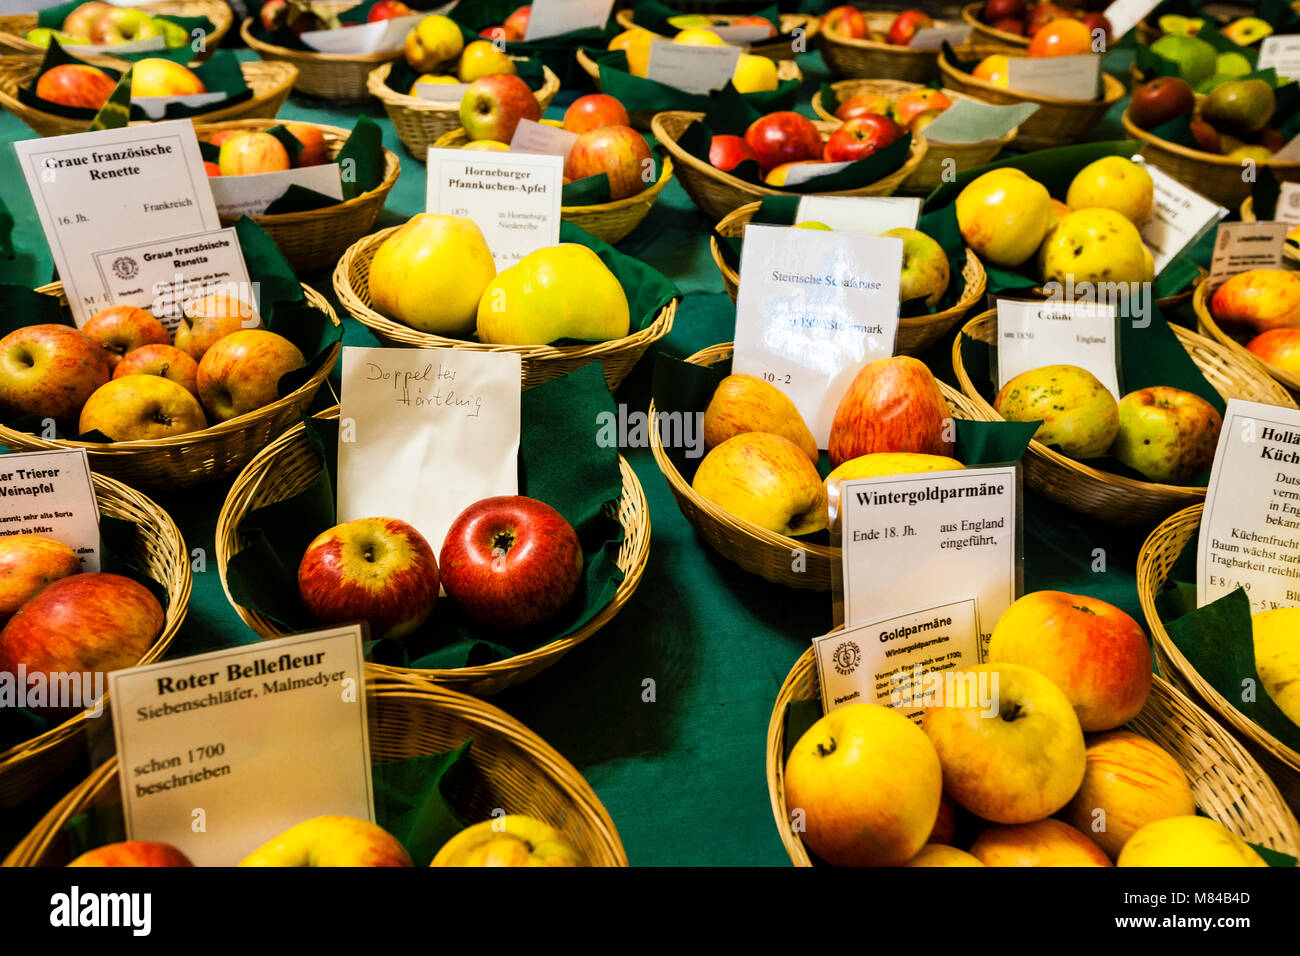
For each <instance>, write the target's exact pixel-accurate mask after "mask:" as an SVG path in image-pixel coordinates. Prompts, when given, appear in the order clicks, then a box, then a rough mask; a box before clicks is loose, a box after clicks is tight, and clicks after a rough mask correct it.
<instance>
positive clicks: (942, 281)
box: [881, 227, 950, 309]
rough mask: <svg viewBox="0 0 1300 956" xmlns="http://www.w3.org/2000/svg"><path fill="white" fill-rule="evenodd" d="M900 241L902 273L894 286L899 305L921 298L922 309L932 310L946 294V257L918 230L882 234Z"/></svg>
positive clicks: (937, 244)
mask: <svg viewBox="0 0 1300 956" xmlns="http://www.w3.org/2000/svg"><path fill="white" fill-rule="evenodd" d="M881 235H882V236H889V237H891V238H895V239H902V240H903V272H902V277H901V281H900V283H899V286H898V298H899V301H900V302H907V301H909V300H910V299H917V298H920V297H921V296H925V305H926V308H929V309H933V308H934V307H935V306H936V305H938V304H939V300H940V299H942V298H943V294H944V293H945V292H947V291H948V279H949V278H950V270H949V268H948V257H947V256H946V255H944V252H943V246H941V245H939V243H937V242H935V240H933V239H931V238H930V237H929V236H927V235H926V234H925V233H923V232H921V231H920V230H919V229H908V228H906V227H901V228H898V229H890V230H888V231H887V232H882V233H881Z"/></svg>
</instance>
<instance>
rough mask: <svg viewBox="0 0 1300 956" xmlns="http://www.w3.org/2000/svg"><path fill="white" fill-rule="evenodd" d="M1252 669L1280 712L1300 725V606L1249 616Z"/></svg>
mask: <svg viewBox="0 0 1300 956" xmlns="http://www.w3.org/2000/svg"><path fill="white" fill-rule="evenodd" d="M1250 624H1251V633H1252V635H1253V637H1254V640H1255V669H1256V670H1257V671H1259V679H1260V680H1261V681H1263V682H1264V690H1266V691H1268V696H1269V697H1271V698H1272V699H1273V703H1275V704H1277V706H1278V709H1279V710H1281V711H1282V713H1284V714H1286V715H1287V716H1288V717H1290V718H1291V721H1292V722H1293V723H1295V724H1300V608H1295V607H1284V608H1278V609H1277V610H1275V611H1261V612H1260V613H1259V614H1256V615H1254V616H1253V617H1252V618H1251V619H1250Z"/></svg>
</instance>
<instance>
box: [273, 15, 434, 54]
mask: <svg viewBox="0 0 1300 956" xmlns="http://www.w3.org/2000/svg"><path fill="white" fill-rule="evenodd" d="M424 16H425V15H424V14H423V13H414V14H411V15H410V16H409V17H392V18H390V19H388V20H376V21H375V22H374V23H362V24H359V25H356V26H345V27H340V28H339V29H337V30H308V31H307V32H306V33H303V34H300V35H299V37H298V39H300V40H302V42H303V43H305V44H307V46H309V47H311V48H312V49H313V50H319V51H320V52H321V53H344V54H358V55H359V54H366V53H384V52H387V51H390V50H400V49H401V48H402V44H403V43H405V42H406V35H407V34H408V33H410V32H411V30H412V29H414V27H415V25H416V24H417V23H419V22H420V21H421V20H423V19H424Z"/></svg>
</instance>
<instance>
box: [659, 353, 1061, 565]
mask: <svg viewBox="0 0 1300 956" xmlns="http://www.w3.org/2000/svg"><path fill="white" fill-rule="evenodd" d="M730 374H731V360H730V359H726V360H724V361H722V362H719V363H717V364H716V365H709V366H705V365H695V364H693V363H691V362H684V361H682V360H681V359H676V358H673V357H671V356H668V355H664V354H659V355H657V356H655V367H654V384H653V389H654V391H653V394H654V403H655V411H656V412H657V413H658V414H660V415H665V414H672V413H674V412H676V413H679V414H681V415H682V416H687V415H694V414H696V413H699V414H701V415H702V414H703V413H704V410H705V409H706V408H708V406H709V401H710V399H712V397H713V393H714V391H715V390H716V389H717V387H718V383H720V382H721V381H722V380H723V379H724V378H726V377H727V376H728V375H730ZM953 421H954V423H955V424H956V426H957V447H956V450H955V451H954V452H953V457H954V458H956V459H957V460H958V461H960V462H962V463H963V464H965V465H968V466H970V467H972V468H975V467H981V466H986V465H996V464H1009V463H1015V462H1018V461H1019V460H1020V459H1021V457H1022V456H1023V455H1024V453H1025V449H1026V448H1027V447H1029V439H1030V438H1032V437H1033V434H1034V432H1035V430H1036V429H1037V423H1024V422H974V421H968V420H966V419H964V418H954V419H953ZM651 427H654V426H651ZM664 451H665V452H666V453H667V455H668V458H669V460H670V461H672V463H673V466H674V467H675V468H676V469H677V471H678V473H679V474H681V476H682V477H683V478H684V479H685V480H686V481H687V483H690V482H691V481H692V480H693V479H694V477H695V469H696V468H698V467H699V464H700V462H701V461H703V457H700V458H690V457H687V452H688V449H687V448H685V447H681V446H669V445H667V444H665V446H664ZM832 467H833V466H832V465H831V461H830V456H828V455H827V454H826V452H825V451H822V452H821V457H820V460H819V461H818V463H817V473H818V474H820V475H821V476H822V478H825V477H826V476H827V475H829V474H830V473H831V469H832ZM795 540H798V541H807V542H811V543H815V544H822V545H829V544H830V533H829V532H828V531H814V532H812V533H811V534H806V535H801V536H799V537H798V538H796V539H795Z"/></svg>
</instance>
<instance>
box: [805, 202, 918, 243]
mask: <svg viewBox="0 0 1300 956" xmlns="http://www.w3.org/2000/svg"><path fill="white" fill-rule="evenodd" d="M920 217H921V199H920V198H919V197H913V196H860V197H859V196H804V197H803V198H802V199H800V200H799V210H798V212H796V213H795V217H794V221H795V222H796V223H801V222H820V223H825V224H826V225H828V226H830V227H831V229H832V230H834V231H835V232H853V233H857V234H859V235H863V236H877V235H879V234H880V233H882V232H886V231H888V230H890V229H901V228H906V229H915V228H916V222H917V220H918V219H919V218H920Z"/></svg>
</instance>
